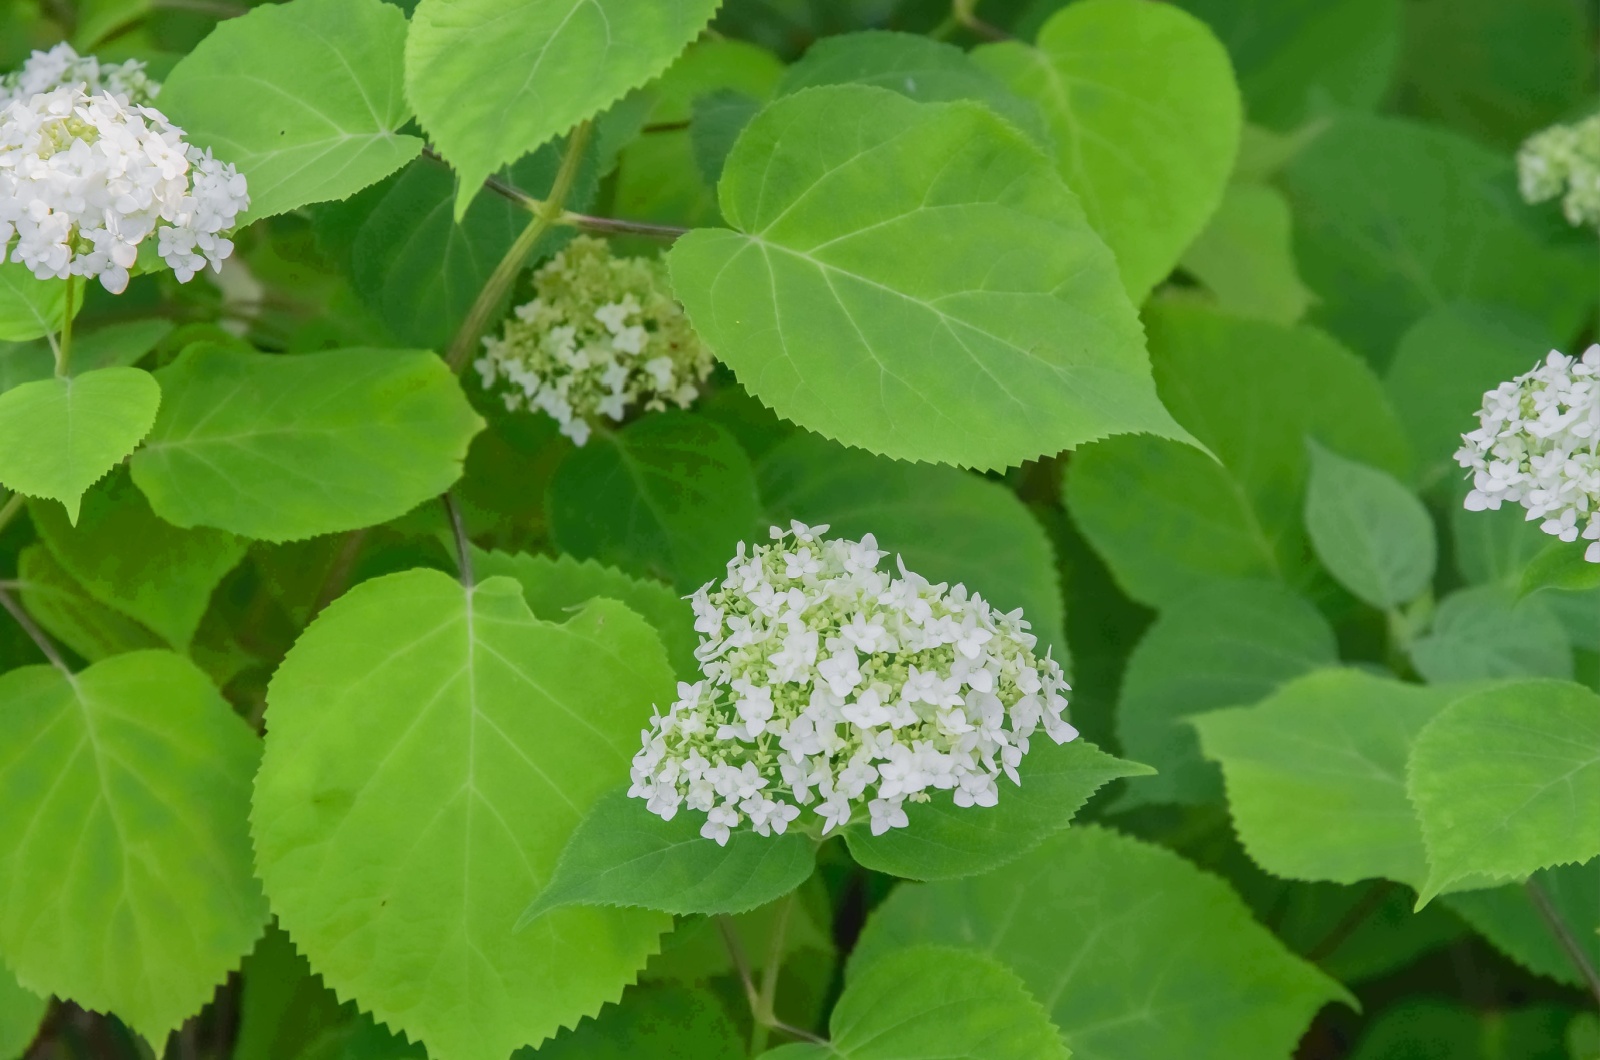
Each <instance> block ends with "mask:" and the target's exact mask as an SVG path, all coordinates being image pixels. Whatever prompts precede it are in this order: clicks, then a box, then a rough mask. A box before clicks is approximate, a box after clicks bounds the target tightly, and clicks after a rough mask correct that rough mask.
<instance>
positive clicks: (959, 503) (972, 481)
mask: <svg viewBox="0 0 1600 1060" xmlns="http://www.w3.org/2000/svg"><path fill="white" fill-rule="evenodd" d="M757 471H758V473H759V476H760V481H761V499H762V501H763V502H764V503H765V504H766V507H767V511H768V512H769V513H770V514H771V515H772V516H773V517H774V518H775V519H777V520H779V521H780V522H781V521H784V520H788V519H798V520H800V521H801V522H803V523H808V524H810V525H813V526H815V525H817V524H819V523H826V524H828V525H829V526H831V527H832V528H833V529H832V531H831V532H832V533H833V534H834V535H836V536H839V537H848V538H853V539H856V540H860V539H861V537H862V536H864V535H866V534H872V535H874V536H875V537H877V539H878V547H879V548H882V549H884V550H885V551H887V552H889V553H891V554H895V555H899V556H902V557H903V558H904V559H905V562H906V566H907V567H908V568H910V569H911V570H914V571H916V572H917V573H918V574H920V575H922V576H923V577H925V578H927V579H928V580H929V581H933V582H941V581H943V582H952V583H953V582H959V583H961V584H963V585H965V586H966V587H967V588H968V589H969V590H971V591H973V592H976V593H981V594H982V596H983V598H984V599H985V600H988V601H989V602H990V603H992V604H994V605H995V606H996V607H998V608H999V609H1000V610H1002V611H1010V610H1012V609H1013V608H1017V607H1020V608H1022V610H1023V614H1024V615H1025V617H1026V618H1027V620H1028V621H1029V622H1031V623H1032V624H1033V633H1034V635H1035V636H1037V637H1038V638H1039V644H1038V646H1037V649H1036V650H1037V652H1038V654H1040V655H1043V654H1044V653H1045V651H1046V650H1047V649H1048V650H1049V651H1050V652H1051V654H1052V656H1053V657H1054V658H1055V659H1056V661H1057V662H1060V663H1062V665H1063V666H1065V665H1066V663H1067V638H1066V633H1065V631H1064V628H1063V627H1064V621H1065V620H1064V618H1063V615H1062V606H1061V586H1060V580H1059V578H1058V577H1057V574H1056V556H1055V550H1054V549H1053V548H1052V547H1051V544H1050V539H1049V537H1048V536H1047V535H1046V534H1045V532H1044V528H1043V527H1042V526H1040V525H1039V523H1038V520H1036V519H1035V518H1034V517H1033V514H1032V513H1031V512H1029V511H1028V509H1027V507H1026V506H1025V505H1024V504H1023V503H1022V502H1021V501H1020V500H1019V499H1018V498H1017V495H1016V494H1015V493H1013V492H1011V491H1010V490H1009V489H1006V488H1005V487H1004V486H1002V485H1000V484H999V483H996V482H992V481H990V480H988V479H985V478H983V477H982V476H980V475H974V474H970V473H968V472H965V471H960V470H957V469H955V468H947V467H936V466H930V465H927V464H908V463H905V462H904V461H900V460H887V459H884V458H883V457H876V456H873V455H872V454H871V453H865V452H862V451H861V450H859V449H846V448H844V447H843V446H839V445H835V444H833V443H831V442H828V441H826V440H825V439H822V438H818V437H817V436H816V435H814V434H809V433H803V434H798V435H796V436H795V437H793V438H791V439H789V440H788V441H786V442H783V443H781V444H779V445H778V446H776V447H774V448H773V449H772V450H771V451H769V452H768V453H767V454H766V455H765V456H764V457H762V459H761V463H760V465H759V466H758V468H757Z"/></svg>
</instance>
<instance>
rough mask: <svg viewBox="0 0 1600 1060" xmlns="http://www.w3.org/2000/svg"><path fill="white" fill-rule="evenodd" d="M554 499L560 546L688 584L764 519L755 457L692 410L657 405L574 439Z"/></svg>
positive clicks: (719, 563) (711, 569) (708, 573)
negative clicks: (613, 428)
mask: <svg viewBox="0 0 1600 1060" xmlns="http://www.w3.org/2000/svg"><path fill="white" fill-rule="evenodd" d="M548 509H549V519H550V530H551V536H552V537H553V538H554V539H555V542H556V544H557V545H558V546H560V548H561V549H562V550H563V551H565V552H570V553H572V554H573V555H575V556H578V557H580V558H584V559H597V560H599V561H601V562H602V563H609V564H612V565H614V566H617V567H621V568H623V569H625V570H631V571H638V572H641V573H646V574H649V575H650V576H652V577H657V578H660V579H662V580H664V581H668V582H671V583H672V584H674V585H676V586H677V587H678V588H680V589H682V590H684V591H690V590H693V589H694V588H696V587H697V586H699V585H700V584H701V583H703V582H705V581H706V580H707V579H710V578H712V577H715V576H717V575H718V574H720V573H721V572H722V571H723V570H724V569H725V568H726V566H727V562H728V560H729V559H731V558H732V557H733V550H734V547H735V546H736V545H737V544H738V542H740V541H748V540H750V539H751V537H752V535H754V534H755V533H756V532H757V530H758V528H759V529H764V528H765V524H764V523H763V522H762V517H761V509H760V501H759V499H758V498H757V495H756V480H755V471H754V469H753V468H751V466H750V458H749V457H747V456H746V455H745V453H744V450H743V449H740V448H739V443H738V442H736V441H734V439H733V436H732V435H730V434H729V433H728V432H727V431H725V430H723V429H722V428H721V427H718V426H717V425H716V424H714V423H712V422H711V421H710V420H707V419H702V418H701V417H699V416H695V415H692V414H690V413H686V412H662V413H653V414H651V415H649V416H644V417H641V418H640V419H638V420H636V421H635V422H633V423H631V424H629V425H628V426H626V427H624V428H623V429H622V430H620V431H617V432H616V433H615V434H598V435H596V436H595V437H593V438H590V439H589V443H588V444H587V445H585V446H583V447H581V448H578V449H574V450H573V451H572V452H571V453H569V454H568V455H567V457H566V459H565V460H563V461H562V463H561V466H560V467H558V468H557V469H556V473H555V475H554V477H552V478H551V480H550V487H549V492H548ZM761 536H762V537H765V536H766V535H765V534H764V533H763V534H762V535H761Z"/></svg>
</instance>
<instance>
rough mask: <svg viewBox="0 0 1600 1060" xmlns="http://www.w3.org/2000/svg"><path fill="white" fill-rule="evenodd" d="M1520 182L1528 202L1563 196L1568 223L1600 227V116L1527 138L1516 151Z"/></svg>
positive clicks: (1556, 126) (1523, 195) (1562, 205)
mask: <svg viewBox="0 0 1600 1060" xmlns="http://www.w3.org/2000/svg"><path fill="white" fill-rule="evenodd" d="M1517 182H1518V184H1519V185H1520V187H1521V190H1522V197H1523V198H1524V199H1526V200H1527V201H1528V202H1545V201H1546V200H1549V199H1554V198H1556V197H1557V196H1560V197H1561V209H1562V212H1563V213H1564V214H1566V217H1567V220H1568V222H1570V223H1571V224H1574V225H1591V226H1600V114H1593V115H1590V116H1589V117H1587V118H1585V119H1583V120H1582V121H1579V122H1574V123H1573V124H1571V125H1552V126H1551V127H1550V128H1548V129H1545V130H1544V131H1543V132H1538V133H1535V134H1534V135H1532V136H1530V137H1528V139H1527V141H1526V142H1524V143H1523V145H1522V147H1521V149H1520V150H1518V152H1517Z"/></svg>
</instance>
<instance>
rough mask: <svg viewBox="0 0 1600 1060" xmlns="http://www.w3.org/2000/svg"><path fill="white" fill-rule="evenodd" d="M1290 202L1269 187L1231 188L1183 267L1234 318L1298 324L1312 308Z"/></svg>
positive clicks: (1184, 259) (1184, 260)
mask: <svg viewBox="0 0 1600 1060" xmlns="http://www.w3.org/2000/svg"><path fill="white" fill-rule="evenodd" d="M1290 241H1291V235H1290V220H1289V203H1288V202H1287V200H1285V199H1284V197H1283V193H1282V192H1280V191H1278V190H1277V189H1276V188H1271V187H1268V186H1267V185H1265V184H1230V185H1229V186H1228V189H1227V191H1226V192H1224V193H1223V196H1222V202H1221V203H1220V204H1219V205H1218V206H1217V212H1216V213H1215V214H1213V215H1212V216H1211V220H1210V222H1209V223H1207V225H1206V227H1205V230H1204V231H1202V232H1201V233H1200V234H1199V235H1198V236H1197V237H1195V240H1194V242H1193V243H1190V244H1189V248H1188V249H1187V250H1185V251H1184V252H1183V258H1182V259H1181V260H1180V261H1179V264H1180V265H1182V266H1183V268H1184V270H1185V271H1187V272H1189V273H1190V274H1192V275H1193V276H1194V277H1195V279H1197V280H1199V281H1200V283H1201V284H1203V285H1204V286H1205V287H1206V288H1207V289H1208V290H1210V291H1211V293H1212V294H1213V295H1215V296H1216V299H1217V304H1218V305H1219V306H1221V307H1222V308H1223V309H1226V310H1227V311H1228V312H1230V313H1237V314H1238V315H1239V316H1244V317H1260V318H1261V319H1262V320H1270V321H1272V322H1273V323H1274V324H1293V323H1295V322H1296V321H1298V320H1299V319H1300V318H1301V317H1302V316H1303V315H1304V314H1305V311H1306V307H1307V306H1308V305H1310V303H1311V292H1310V291H1309V290H1308V289H1307V288H1306V286H1305V284H1303V283H1301V282H1300V276H1299V274H1298V273H1296V271H1295V264H1294V250H1293V247H1292V246H1291V242H1290Z"/></svg>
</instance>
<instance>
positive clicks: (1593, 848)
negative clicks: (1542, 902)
mask: <svg viewBox="0 0 1600 1060" xmlns="http://www.w3.org/2000/svg"><path fill="white" fill-rule="evenodd" d="M1408 790H1409V792H1410V794H1411V801H1412V803H1413V804H1414V805H1415V806H1416V809H1417V815H1418V817H1420V818H1421V820H1422V836H1423V840H1424V842H1425V843H1426V844H1427V849H1428V863H1429V870H1430V871H1429V875H1428V881H1427V886H1426V887H1424V888H1423V889H1422V892H1421V901H1423V902H1426V901H1428V900H1430V899H1431V898H1433V897H1434V896H1435V895H1437V894H1439V893H1440V892H1442V891H1444V890H1446V889H1447V888H1450V887H1451V885H1452V884H1456V883H1460V882H1462V881H1473V882H1475V883H1477V884H1478V885H1479V886H1483V885H1486V884H1492V883H1498V882H1500V881H1503V880H1511V879H1518V880H1520V879H1524V878H1526V877H1527V876H1529V875H1531V874H1532V873H1534V872H1537V871H1538V870H1539V869H1543V868H1548V867H1550V866H1552V865H1562V864H1567V863H1569V862H1582V861H1588V860H1589V859H1591V858H1593V857H1596V856H1600V828H1596V827H1595V822H1596V821H1600V696H1596V695H1595V694H1594V693H1593V692H1591V691H1590V690H1589V689H1587V688H1584V687H1582V686H1581V685H1574V684H1568V683H1566V682H1562V681H1545V680H1530V681H1518V682H1515V683H1511V684H1506V685H1502V686H1500V687H1498V688H1494V689H1491V690H1488V691H1484V692H1479V693H1477V694H1475V695H1470V696H1465V697H1463V698H1461V699H1458V700H1456V701H1455V702H1454V703H1452V704H1451V705H1450V706H1449V707H1447V708H1445V710H1444V711H1442V712H1441V713H1440V714H1439V715H1438V716H1437V717H1436V718H1434V719H1433V721H1432V722H1430V723H1429V724H1428V726H1427V727H1426V728H1425V729H1423V730H1422V732H1421V734H1420V735H1419V736H1418V737H1417V740H1416V745H1415V747H1414V749H1413V750H1412V753H1411V765H1410V769H1409V771H1408Z"/></svg>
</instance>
